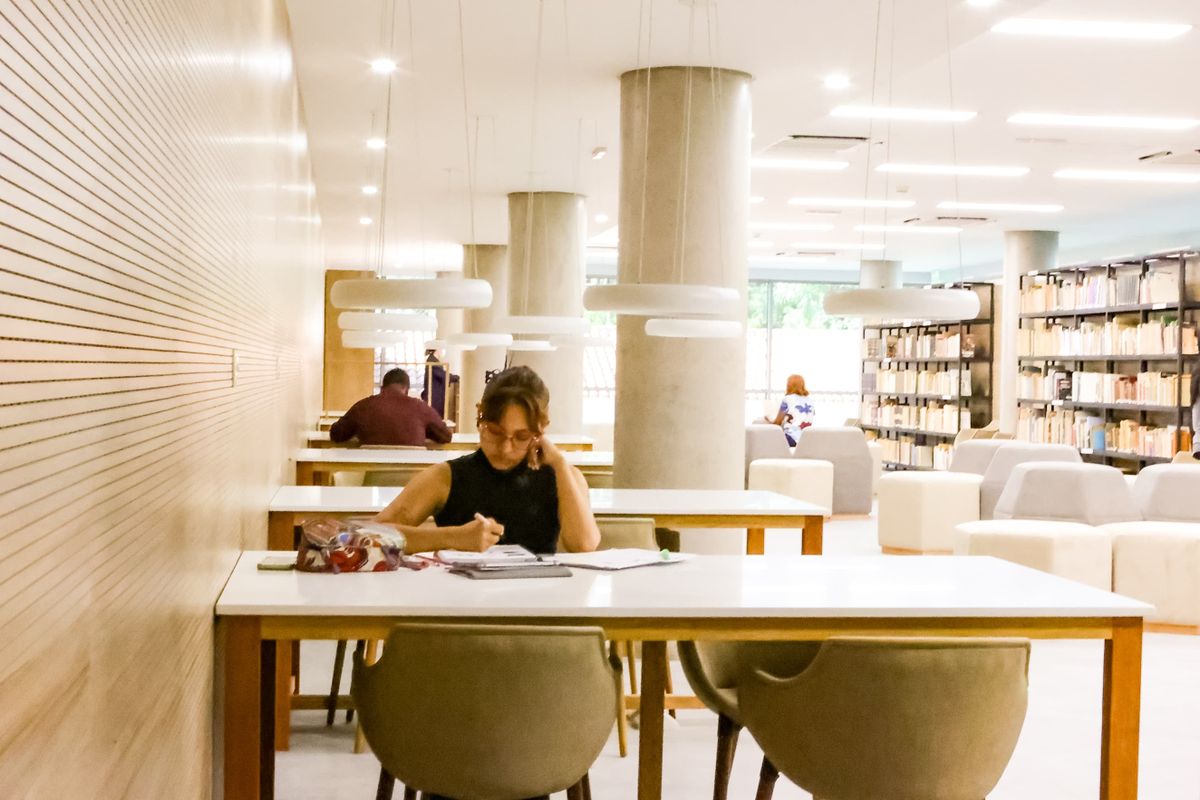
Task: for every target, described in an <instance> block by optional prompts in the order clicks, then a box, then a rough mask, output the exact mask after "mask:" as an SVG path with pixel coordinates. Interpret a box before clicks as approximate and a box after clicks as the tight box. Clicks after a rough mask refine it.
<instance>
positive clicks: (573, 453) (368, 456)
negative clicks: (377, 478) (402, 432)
mask: <svg viewBox="0 0 1200 800" xmlns="http://www.w3.org/2000/svg"><path fill="white" fill-rule="evenodd" d="M464 455H466V453H464V452H463V451H462V450H390V449H386V448H384V449H375V448H370V447H303V448H301V449H299V450H297V451H296V452H295V459H296V460H297V461H325V462H329V461H337V462H340V463H343V464H404V465H409V464H416V465H422V464H441V463H442V462H443V461H450V460H451V459H455V458H461V457H462V456H464ZM563 456H564V457H565V458H566V459H567V463H568V464H574V465H575V466H577V467H611V466H612V463H613V454H612V453H611V452H605V451H597V450H565V451H563Z"/></svg>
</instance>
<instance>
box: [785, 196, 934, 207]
mask: <svg viewBox="0 0 1200 800" xmlns="http://www.w3.org/2000/svg"><path fill="white" fill-rule="evenodd" d="M916 204H917V201H916V200H872V199H869V198H862V197H793V198H792V199H790V200H788V205H789V206H824V207H826V208H912V207H913V206H915V205H916Z"/></svg>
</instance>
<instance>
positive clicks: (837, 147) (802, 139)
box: [767, 133, 867, 156]
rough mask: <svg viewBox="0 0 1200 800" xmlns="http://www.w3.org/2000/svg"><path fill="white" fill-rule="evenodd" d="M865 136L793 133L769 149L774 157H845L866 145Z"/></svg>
mask: <svg viewBox="0 0 1200 800" xmlns="http://www.w3.org/2000/svg"><path fill="white" fill-rule="evenodd" d="M866 142H867V137H865V136H818V135H816V134H808V133H793V134H790V135H788V136H785V137H783V138H782V139H780V140H779V141H777V142H775V144H773V145H771V146H770V147H768V148H767V152H768V153H771V154H772V155H798V154H803V155H810V156H811V155H815V154H818V153H824V154H826V155H829V154H833V153H838V154H841V155H845V154H846V153H849V152H851V151H852V150H854V149H856V148H858V147H859V146H860V145H863V144H866Z"/></svg>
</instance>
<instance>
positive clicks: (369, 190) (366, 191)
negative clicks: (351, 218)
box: [362, 183, 379, 196]
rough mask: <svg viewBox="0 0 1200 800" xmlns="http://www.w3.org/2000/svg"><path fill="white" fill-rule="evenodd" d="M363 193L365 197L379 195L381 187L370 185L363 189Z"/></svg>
mask: <svg viewBox="0 0 1200 800" xmlns="http://www.w3.org/2000/svg"><path fill="white" fill-rule="evenodd" d="M362 193H363V194H365V195H368V196H370V195H373V194H379V187H378V186H372V185H371V184H369V183H368V184H367V185H366V186H364V187H362Z"/></svg>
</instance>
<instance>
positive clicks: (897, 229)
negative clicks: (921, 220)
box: [854, 225, 962, 236]
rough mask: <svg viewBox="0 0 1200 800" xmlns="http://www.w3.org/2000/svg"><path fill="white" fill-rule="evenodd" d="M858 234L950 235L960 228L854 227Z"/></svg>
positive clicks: (923, 226) (929, 226)
mask: <svg viewBox="0 0 1200 800" xmlns="http://www.w3.org/2000/svg"><path fill="white" fill-rule="evenodd" d="M854 230H856V231H858V232H859V233H924V234H932V235H934V236H936V235H938V234H942V235H950V234H955V233H962V228H955V227H953V226H951V225H855V226H854Z"/></svg>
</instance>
